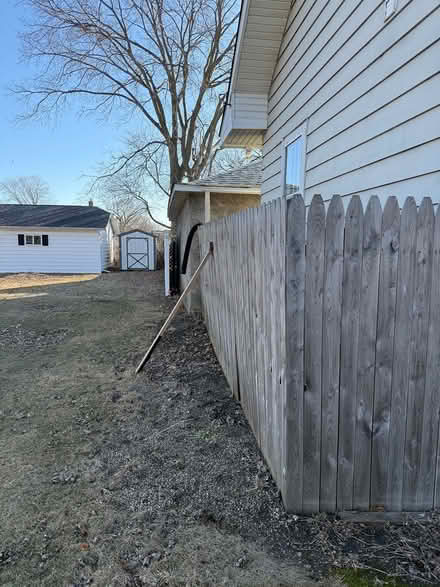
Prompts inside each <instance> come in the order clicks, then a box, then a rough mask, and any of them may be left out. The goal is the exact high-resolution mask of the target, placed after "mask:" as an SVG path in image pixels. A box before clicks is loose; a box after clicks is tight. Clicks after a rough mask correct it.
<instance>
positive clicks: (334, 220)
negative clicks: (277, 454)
mask: <svg viewBox="0 0 440 587" xmlns="http://www.w3.org/2000/svg"><path fill="white" fill-rule="evenodd" d="M343 247H344V206H343V204H342V199H341V197H340V196H333V198H332V201H331V202H330V206H329V209H328V212H327V221H326V225H325V270H324V300H323V308H324V314H323V325H322V328H323V344H322V419H321V494H320V509H321V511H324V512H333V511H335V509H336V481H337V461H338V425H339V423H338V416H339V369H340V343H341V309H342V271H343Z"/></svg>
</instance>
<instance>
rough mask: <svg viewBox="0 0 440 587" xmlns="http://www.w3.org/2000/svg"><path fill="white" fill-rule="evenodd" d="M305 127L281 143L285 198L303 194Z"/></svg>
mask: <svg viewBox="0 0 440 587" xmlns="http://www.w3.org/2000/svg"><path fill="white" fill-rule="evenodd" d="M305 131H306V128H305V125H304V126H303V127H301V128H300V129H298V130H296V131H294V132H293V133H291V134H290V135H288V136H287V137H286V138H285V139H284V142H283V153H282V158H283V174H284V178H283V179H284V190H283V193H284V195H285V196H289V195H290V194H295V193H301V194H303V193H304V171H305V136H306V133H305Z"/></svg>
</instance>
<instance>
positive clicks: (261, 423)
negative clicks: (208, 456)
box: [255, 208, 266, 454]
mask: <svg viewBox="0 0 440 587" xmlns="http://www.w3.org/2000/svg"><path fill="white" fill-rule="evenodd" d="M263 212H264V208H259V210H258V212H257V217H256V229H257V230H256V235H257V236H256V240H257V243H258V246H256V249H255V268H256V273H255V294H256V309H255V312H256V364H257V369H256V375H257V381H256V389H257V390H258V392H259V398H258V402H257V411H258V436H257V438H258V440H259V444H260V446H261V447H262V448H263V447H264V448H265V438H264V432H265V430H266V419H265V406H264V393H265V379H264V368H265V367H264V365H265V364H264V341H263V338H264V333H263V306H264V285H265V284H264V280H263V271H262V270H261V267H262V265H263V252H264V246H263V231H264V227H263V221H264V214H263ZM264 448H263V452H264ZM264 454H266V453H264Z"/></svg>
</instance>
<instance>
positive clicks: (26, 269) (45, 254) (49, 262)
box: [0, 228, 102, 273]
mask: <svg viewBox="0 0 440 587" xmlns="http://www.w3.org/2000/svg"><path fill="white" fill-rule="evenodd" d="M18 234H25V235H26V234H32V235H42V234H47V235H48V237H49V246H47V247H43V246H40V245H24V246H20V245H19V244H18V236H17V235H18ZM101 270H102V240H101V239H100V235H99V231H98V230H89V231H81V230H79V229H77V230H73V229H72V230H68V229H65V230H56V231H55V230H53V231H51V230H48V229H44V228H42V229H27V228H19V229H7V228H1V229H0V273H101Z"/></svg>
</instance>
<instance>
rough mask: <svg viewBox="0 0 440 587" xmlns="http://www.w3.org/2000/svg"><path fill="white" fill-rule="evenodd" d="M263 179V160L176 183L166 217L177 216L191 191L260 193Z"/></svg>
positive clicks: (172, 217)
mask: <svg viewBox="0 0 440 587" xmlns="http://www.w3.org/2000/svg"><path fill="white" fill-rule="evenodd" d="M262 180H263V160H262V159H258V161H254V162H253V163H249V164H248V165H244V166H242V167H236V168H235V169H231V170H229V171H223V172H222V173H218V174H217V175H210V176H208V177H204V178H202V179H197V180H195V181H190V182H188V183H179V184H176V185H175V186H174V187H173V189H172V192H171V197H170V200H169V203H168V217H169V218H170V219H171V220H172V219H174V218H176V217H177V215H178V214H179V211H180V209H181V207H182V206H183V203H184V201H185V199H186V197H187V196H188V195H189V194H190V193H192V192H204V191H211V192H221V193H231V194H233V193H240V192H243V193H246V192H248V193H260V189H261V183H262Z"/></svg>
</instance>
